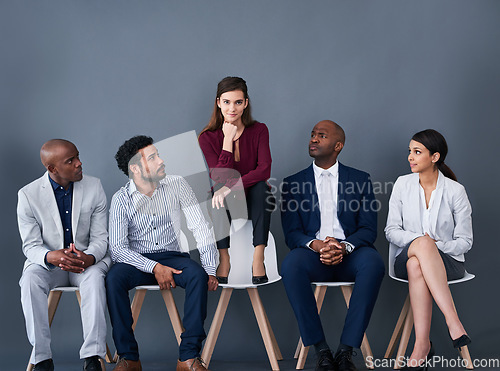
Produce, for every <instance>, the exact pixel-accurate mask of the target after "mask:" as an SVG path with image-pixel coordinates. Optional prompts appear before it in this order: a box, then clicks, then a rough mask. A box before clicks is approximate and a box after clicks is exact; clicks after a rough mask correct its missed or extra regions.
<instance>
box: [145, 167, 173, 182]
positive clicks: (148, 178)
mask: <svg viewBox="0 0 500 371" xmlns="http://www.w3.org/2000/svg"><path fill="white" fill-rule="evenodd" d="M163 171H164V168H162V169H158V170H157V171H156V173H155V174H151V173H147V172H144V171H141V178H142V180H144V181H145V182H149V183H158V182H159V181H160V180H162V179H164V178H165V177H166V176H167V174H165V172H163Z"/></svg>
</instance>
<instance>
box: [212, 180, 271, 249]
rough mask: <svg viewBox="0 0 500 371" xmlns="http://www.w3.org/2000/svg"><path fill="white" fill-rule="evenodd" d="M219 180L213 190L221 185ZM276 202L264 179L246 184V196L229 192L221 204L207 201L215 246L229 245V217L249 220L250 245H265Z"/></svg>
mask: <svg viewBox="0 0 500 371" xmlns="http://www.w3.org/2000/svg"><path fill="white" fill-rule="evenodd" d="M222 186H223V185H220V184H218V185H217V186H216V187H214V191H217V190H218V189H220V188H222ZM275 206H276V199H275V198H274V195H273V194H272V192H271V190H270V188H269V186H268V185H267V183H266V182H264V181H262V182H258V183H256V184H254V185H253V186H251V187H250V188H247V190H246V194H245V196H244V197H243V196H241V197H240V195H238V193H233V192H231V193H230V194H229V195H227V197H226V199H225V200H224V207H221V208H219V209H217V208H213V207H212V206H211V204H210V206H209V207H208V211H209V213H210V218H211V219H212V223H213V226H214V232H215V238H216V240H217V248H218V249H228V248H229V230H230V226H231V220H232V219H239V218H246V219H248V220H251V221H252V225H253V245H254V246H258V245H264V246H267V239H268V236H269V226H270V224H271V213H272V211H273V210H274V207H275Z"/></svg>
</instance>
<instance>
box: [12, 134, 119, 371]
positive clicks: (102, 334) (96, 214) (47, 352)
mask: <svg viewBox="0 0 500 371" xmlns="http://www.w3.org/2000/svg"><path fill="white" fill-rule="evenodd" d="M40 158H41V160H42V163H43V165H44V166H45V167H46V169H47V172H46V173H45V174H44V175H43V176H42V177H41V178H39V179H37V180H35V181H33V182H31V183H30V184H28V185H26V186H25V187H23V188H22V189H21V190H20V191H19V193H18V205H17V218H18V224H19V233H20V235H21V239H22V243H23V245H22V247H23V252H24V255H26V258H27V260H26V263H25V264H24V270H23V274H22V277H21V280H20V282H19V284H20V286H21V304H22V307H23V311H24V317H25V320H26V331H27V334H28V339H29V341H30V343H31V344H32V345H33V352H32V353H31V359H30V362H31V363H33V364H34V365H35V368H34V370H36V371H38V370H50V371H51V370H53V369H54V364H53V361H52V352H51V348H50V328H49V321H48V308H47V296H48V294H49V292H50V290H51V289H53V288H55V287H58V286H77V287H78V288H79V290H80V294H81V298H82V302H81V317H82V324H83V337H84V342H83V345H82V347H81V349H80V358H81V359H84V370H92V371H94V370H101V365H100V361H99V357H101V358H104V356H105V353H106V320H105V312H106V291H105V287H104V278H105V275H106V272H107V271H108V269H109V266H110V265H111V259H110V257H109V255H108V254H107V248H108V241H107V238H108V233H107V229H106V225H107V222H106V195H105V194H104V190H103V188H102V186H101V182H100V181H99V179H97V178H94V177H90V176H83V173H82V163H81V161H80V159H79V153H78V150H77V148H76V146H75V145H74V144H73V143H71V142H69V141H67V140H62V139H53V140H50V141H48V142H46V143H45V144H44V145H43V146H42V148H41V150H40Z"/></svg>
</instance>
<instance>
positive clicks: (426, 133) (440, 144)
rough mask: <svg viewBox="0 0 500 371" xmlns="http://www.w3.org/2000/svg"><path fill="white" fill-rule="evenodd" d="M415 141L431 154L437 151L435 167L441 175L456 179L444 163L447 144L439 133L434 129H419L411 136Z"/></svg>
mask: <svg viewBox="0 0 500 371" xmlns="http://www.w3.org/2000/svg"><path fill="white" fill-rule="evenodd" d="M411 139H412V140H414V141H415V142H419V143H422V144H423V145H424V146H425V148H427V149H428V150H429V152H430V153H431V155H433V154H434V153H436V152H438V153H439V160H437V162H436V166H437V168H438V169H439V170H440V171H441V172H442V173H443V175H444V176H445V177H447V178H450V179H453V180H455V181H456V180H457V177H456V176H455V174H454V173H453V171H451V169H450V168H449V167H448V165H446V164H445V163H444V160H445V159H446V155H447V154H448V144H447V143H446V139H444V137H443V136H442V135H441V133H439V132H437V131H436V130H434V129H427V130H423V131H419V132H418V133H416V134H415V135H414V136H413V137H412V138H411Z"/></svg>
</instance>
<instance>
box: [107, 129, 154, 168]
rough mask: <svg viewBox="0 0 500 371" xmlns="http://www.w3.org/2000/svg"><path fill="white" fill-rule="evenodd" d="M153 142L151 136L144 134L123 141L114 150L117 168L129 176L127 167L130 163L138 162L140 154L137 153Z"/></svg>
mask: <svg viewBox="0 0 500 371" xmlns="http://www.w3.org/2000/svg"><path fill="white" fill-rule="evenodd" d="M152 144H153V138H151V137H147V136H145V135H137V136H135V137H132V138H130V139H129V140H127V141H125V143H123V144H122V145H121V146H120V148H119V149H118V152H116V155H115V159H116V163H117V164H118V168H119V169H120V170H121V171H123V172H124V174H125V175H126V176H129V173H128V167H129V164H130V163H138V162H139V161H140V156H137V157H136V155H137V153H138V152H139V151H140V150H141V149H143V148H146V147H147V146H150V145H152Z"/></svg>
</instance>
